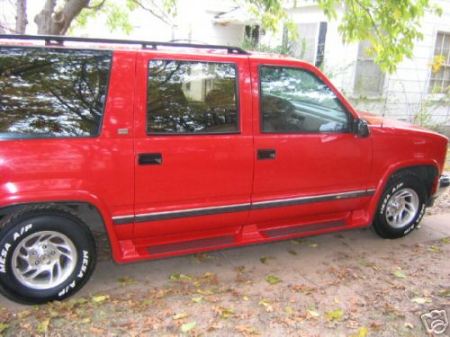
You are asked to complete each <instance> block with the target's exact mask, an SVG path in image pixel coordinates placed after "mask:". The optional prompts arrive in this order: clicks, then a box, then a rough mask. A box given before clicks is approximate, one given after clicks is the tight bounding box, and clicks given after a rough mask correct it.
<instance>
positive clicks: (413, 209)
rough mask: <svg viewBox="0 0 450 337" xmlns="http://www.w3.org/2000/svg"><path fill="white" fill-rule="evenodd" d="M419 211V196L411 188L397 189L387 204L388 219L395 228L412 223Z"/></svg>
mask: <svg viewBox="0 0 450 337" xmlns="http://www.w3.org/2000/svg"><path fill="white" fill-rule="evenodd" d="M418 211H419V196H418V195H417V193H416V191H414V190H413V189H411V188H402V189H400V190H398V191H396V192H395V193H394V194H393V195H392V196H391V197H390V198H389V200H388V202H387V205H386V221H387V223H388V224H389V225H390V226H392V227H393V228H402V227H404V226H406V225H408V224H410V223H411V221H412V220H413V219H414V218H415V216H416V215H417V212H418Z"/></svg>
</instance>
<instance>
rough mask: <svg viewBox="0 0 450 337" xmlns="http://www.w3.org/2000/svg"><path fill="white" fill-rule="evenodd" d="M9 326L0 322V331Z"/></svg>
mask: <svg viewBox="0 0 450 337" xmlns="http://www.w3.org/2000/svg"><path fill="white" fill-rule="evenodd" d="M8 328H9V324H7V323H3V322H0V333H2V332H5V331H6V329H8Z"/></svg>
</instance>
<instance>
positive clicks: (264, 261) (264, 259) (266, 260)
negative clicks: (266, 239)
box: [259, 256, 274, 264]
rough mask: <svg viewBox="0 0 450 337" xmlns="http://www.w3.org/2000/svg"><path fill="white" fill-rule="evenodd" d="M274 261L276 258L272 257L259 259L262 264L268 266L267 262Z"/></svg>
mask: <svg viewBox="0 0 450 337" xmlns="http://www.w3.org/2000/svg"><path fill="white" fill-rule="evenodd" d="M273 259H274V257H272V256H263V257H261V258H260V259H259V261H260V262H261V263H264V264H267V262H268V261H269V260H273Z"/></svg>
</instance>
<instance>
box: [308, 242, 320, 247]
mask: <svg viewBox="0 0 450 337" xmlns="http://www.w3.org/2000/svg"><path fill="white" fill-rule="evenodd" d="M308 246H309V247H311V248H317V247H318V246H319V245H318V244H317V243H310V244H309V245H308Z"/></svg>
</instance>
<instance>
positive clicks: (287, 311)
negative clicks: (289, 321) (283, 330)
mask: <svg viewBox="0 0 450 337" xmlns="http://www.w3.org/2000/svg"><path fill="white" fill-rule="evenodd" d="M284 311H285V312H286V314H288V315H292V314H293V313H294V309H293V308H292V307H291V306H290V305H287V306H286V307H285V308H284Z"/></svg>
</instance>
